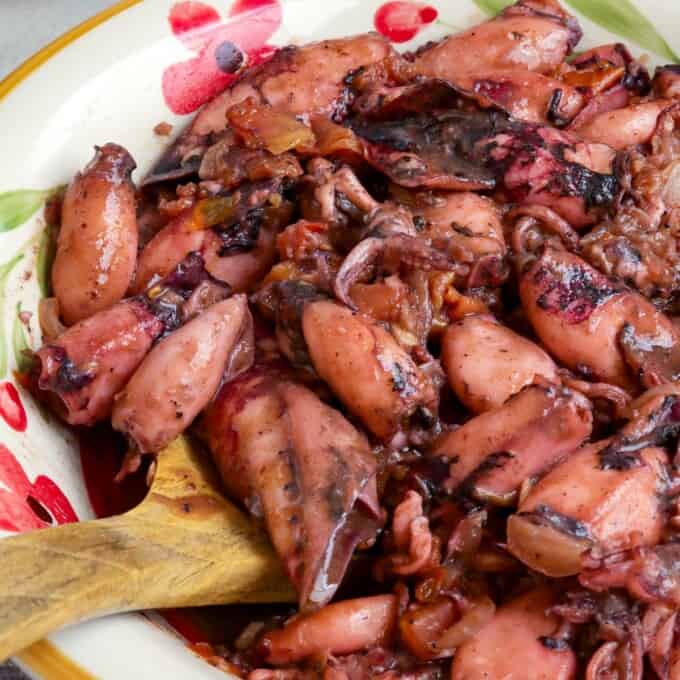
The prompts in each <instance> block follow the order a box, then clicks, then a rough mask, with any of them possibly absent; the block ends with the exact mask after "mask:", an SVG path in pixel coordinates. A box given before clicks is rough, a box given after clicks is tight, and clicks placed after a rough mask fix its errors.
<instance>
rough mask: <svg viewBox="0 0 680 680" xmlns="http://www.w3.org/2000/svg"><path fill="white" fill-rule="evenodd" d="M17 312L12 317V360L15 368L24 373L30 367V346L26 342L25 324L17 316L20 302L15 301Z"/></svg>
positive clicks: (19, 311)
mask: <svg viewBox="0 0 680 680" xmlns="http://www.w3.org/2000/svg"><path fill="white" fill-rule="evenodd" d="M16 311H17V313H16V315H15V317H14V324H13V326H12V348H13V349H14V360H15V361H16V364H17V370H18V371H20V372H21V373H26V372H28V370H29V369H30V368H31V358H30V355H29V351H30V349H31V348H30V346H29V344H28V339H27V334H26V326H24V324H23V323H22V321H21V319H20V318H19V314H20V313H21V303H20V302H17V310H16Z"/></svg>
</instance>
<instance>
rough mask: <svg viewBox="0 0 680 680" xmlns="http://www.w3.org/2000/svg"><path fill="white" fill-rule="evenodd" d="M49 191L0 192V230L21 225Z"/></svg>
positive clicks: (36, 208)
mask: <svg viewBox="0 0 680 680" xmlns="http://www.w3.org/2000/svg"><path fill="white" fill-rule="evenodd" d="M49 193H50V191H49V190H48V191H37V190H31V189H21V190H19V191H6V192H5V193H3V194H0V232H2V231H11V230H12V229H16V228H17V227H19V226H21V225H22V224H23V223H24V222H26V221H27V220H28V218H29V217H31V215H33V213H35V212H36V210H38V208H40V206H41V205H42V204H43V203H44V201H45V199H46V198H47V196H48V195H49Z"/></svg>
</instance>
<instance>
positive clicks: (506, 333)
mask: <svg viewBox="0 0 680 680" xmlns="http://www.w3.org/2000/svg"><path fill="white" fill-rule="evenodd" d="M442 363H443V365H444V369H445V370H446V374H447V376H448V379H449V383H450V384H451V388H452V389H453V391H454V392H455V393H456V396H457V397H458V399H460V401H461V402H463V404H465V406H467V407H468V408H469V409H470V410H471V411H472V412H473V413H483V412H484V411H490V410H492V409H495V408H498V407H500V406H502V405H503V404H504V403H505V402H506V401H507V400H508V399H509V398H510V397H512V396H513V395H515V394H517V393H518V392H519V391H520V390H522V389H523V388H524V387H526V386H527V385H531V384H532V383H534V382H536V381H537V379H538V380H539V381H540V380H541V379H543V380H545V381H547V382H554V383H556V382H559V379H558V376H557V366H556V365H555V363H554V362H553V360H552V359H551V358H550V357H549V356H548V354H546V352H544V351H543V350H542V349H541V348H540V347H539V346H538V345H535V344H534V343H532V342H531V341H530V340H527V339H526V338H523V337H522V336H521V335H518V334H517V333H515V332H513V331H511V330H510V329H509V328H507V327H506V326H503V325H502V324H500V323H499V322H498V321H496V320H495V319H494V318H493V317H492V316H488V315H481V314H471V315H468V316H465V317H463V318H462V319H461V320H460V321H457V322H456V323H453V324H451V325H450V326H449V327H448V328H447V329H446V331H445V333H444V337H443V338H442Z"/></svg>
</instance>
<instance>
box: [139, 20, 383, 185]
mask: <svg viewBox="0 0 680 680" xmlns="http://www.w3.org/2000/svg"><path fill="white" fill-rule="evenodd" d="M391 52H392V47H391V46H390V44H389V42H388V41H387V40H386V39H385V38H382V37H381V36H379V35H377V34H374V33H367V34H365V35H358V36H355V37H353V38H341V39H337V40H324V41H321V42H318V43H310V44H308V45H304V46H302V47H293V46H289V47H286V48H283V49H281V50H278V51H277V52H276V53H275V54H274V56H273V57H272V58H271V59H270V60H269V61H267V62H266V63H264V64H262V65H260V66H258V67H256V68H253V69H250V70H248V71H247V72H246V73H245V74H244V76H243V77H242V78H241V79H240V80H238V81H237V82H236V84H235V85H233V86H232V87H230V88H229V89H227V90H225V91H224V92H223V93H222V94H221V95H218V96H217V97H216V98H215V99H213V100H212V101H211V102H210V103H209V104H207V105H206V106H205V107H204V108H203V109H202V110H201V111H200V112H199V113H198V115H197V116H196V118H194V120H193V121H192V122H191V123H190V125H189V127H188V128H187V129H186V130H184V131H183V132H182V134H181V135H180V136H179V138H178V139H177V141H176V142H175V144H173V146H172V147H170V149H168V151H167V152H166V153H165V154H164V155H163V156H162V157H161V158H160V160H159V161H158V163H157V164H156V165H155V166H154V167H153V169H152V170H151V172H150V173H149V175H148V176H147V177H146V179H145V180H144V184H145V185H149V184H153V183H157V182H161V181H165V180H169V179H178V178H180V177H186V176H187V175H192V174H194V173H196V172H197V171H198V168H199V166H200V164H201V159H202V157H203V154H204V153H205V151H206V149H207V148H208V147H209V146H211V144H212V143H213V142H215V141H217V139H216V138H218V137H220V136H222V135H224V134H225V130H226V126H227V123H226V114H227V111H228V110H229V109H230V108H231V107H232V106H234V105H236V104H240V103H241V102H243V101H245V100H246V99H248V98H251V97H252V98H254V100H255V101H258V102H260V103H263V104H268V105H270V106H272V107H273V108H275V109H276V110H278V111H282V112H285V113H291V114H293V115H295V116H303V117H308V116H312V115H319V116H324V117H328V118H331V119H335V120H342V118H343V117H344V116H345V115H346V110H347V105H348V103H349V99H350V95H349V90H348V87H347V85H346V84H345V82H344V80H345V77H346V76H347V75H348V74H349V73H350V72H351V71H354V70H355V69H357V68H359V67H361V66H365V65H367V64H371V63H373V62H377V61H381V60H382V59H385V58H386V57H387V56H388V55H389V54H390V53H391ZM320 62H323V64H324V73H323V78H319V77H318V64H319V63H320ZM227 134H228V133H227Z"/></svg>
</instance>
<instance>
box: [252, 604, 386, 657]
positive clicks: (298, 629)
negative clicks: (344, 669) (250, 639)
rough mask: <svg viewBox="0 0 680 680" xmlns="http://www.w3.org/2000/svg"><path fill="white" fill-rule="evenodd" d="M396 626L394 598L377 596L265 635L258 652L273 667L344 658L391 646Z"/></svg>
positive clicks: (297, 620)
mask: <svg viewBox="0 0 680 680" xmlns="http://www.w3.org/2000/svg"><path fill="white" fill-rule="evenodd" d="M396 623H397V598H396V596H395V595H375V596H373V597H362V598H357V599H354V600H343V601H340V602H334V603H333V604H329V605H327V606H326V607H324V608H323V609H321V610H319V611H317V612H312V613H310V614H301V615H299V616H296V617H295V618H293V619H291V620H290V621H288V622H287V623H286V624H285V625H284V627H283V628H282V629H280V630H273V631H271V632H269V633H265V634H264V635H263V636H262V638H261V639H260V640H259V642H258V651H259V653H260V655H261V656H262V657H263V659H264V661H265V662H266V663H270V664H272V665H274V666H280V665H286V664H290V663H295V662H299V661H303V660H305V659H308V658H310V657H315V656H320V655H322V654H333V655H343V654H351V653H353V652H360V651H362V650H366V649H370V648H372V647H376V646H381V645H388V644H389V643H390V642H391V641H392V639H393V638H394V634H395V632H396Z"/></svg>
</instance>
